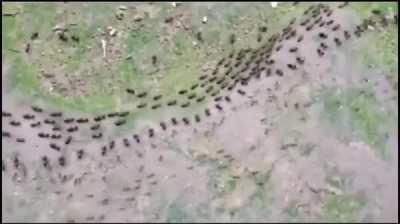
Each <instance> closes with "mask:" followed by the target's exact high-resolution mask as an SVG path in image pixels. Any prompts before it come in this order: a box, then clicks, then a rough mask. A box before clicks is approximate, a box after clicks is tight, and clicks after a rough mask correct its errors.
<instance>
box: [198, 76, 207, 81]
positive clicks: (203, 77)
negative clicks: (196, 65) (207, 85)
mask: <svg viewBox="0 0 400 224" xmlns="http://www.w3.org/2000/svg"><path fill="white" fill-rule="evenodd" d="M206 78H207V75H202V76H200V77H199V80H200V81H202V80H204V79H206Z"/></svg>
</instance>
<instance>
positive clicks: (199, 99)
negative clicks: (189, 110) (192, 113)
mask: <svg viewBox="0 0 400 224" xmlns="http://www.w3.org/2000/svg"><path fill="white" fill-rule="evenodd" d="M205 98H206V97H205V96H201V97H199V98H197V99H196V102H198V103H200V102H202V101H203V100H204V99H205Z"/></svg>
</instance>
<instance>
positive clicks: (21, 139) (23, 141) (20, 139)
mask: <svg viewBox="0 0 400 224" xmlns="http://www.w3.org/2000/svg"><path fill="white" fill-rule="evenodd" d="M16 141H17V142H19V143H25V139H24V138H17V139H16Z"/></svg>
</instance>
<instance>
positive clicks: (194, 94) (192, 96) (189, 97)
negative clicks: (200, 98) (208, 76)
mask: <svg viewBox="0 0 400 224" xmlns="http://www.w3.org/2000/svg"><path fill="white" fill-rule="evenodd" d="M195 97H196V93H193V94H191V95H189V96H188V99H189V100H191V99H194V98H195Z"/></svg>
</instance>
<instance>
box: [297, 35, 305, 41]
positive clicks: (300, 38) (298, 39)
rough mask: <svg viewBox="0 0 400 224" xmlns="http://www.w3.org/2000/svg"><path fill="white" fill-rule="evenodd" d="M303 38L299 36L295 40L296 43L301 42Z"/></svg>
mask: <svg viewBox="0 0 400 224" xmlns="http://www.w3.org/2000/svg"><path fill="white" fill-rule="evenodd" d="M303 38H304V36H303V34H302V35H300V36H299V37H298V38H297V42H298V43H299V42H301V41H302V40H303Z"/></svg>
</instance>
